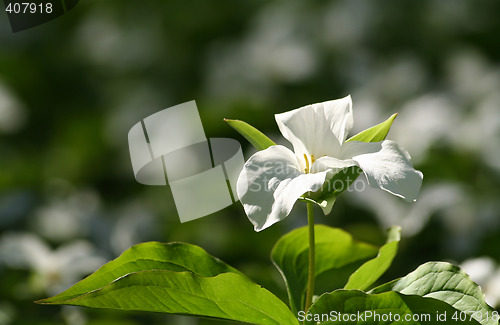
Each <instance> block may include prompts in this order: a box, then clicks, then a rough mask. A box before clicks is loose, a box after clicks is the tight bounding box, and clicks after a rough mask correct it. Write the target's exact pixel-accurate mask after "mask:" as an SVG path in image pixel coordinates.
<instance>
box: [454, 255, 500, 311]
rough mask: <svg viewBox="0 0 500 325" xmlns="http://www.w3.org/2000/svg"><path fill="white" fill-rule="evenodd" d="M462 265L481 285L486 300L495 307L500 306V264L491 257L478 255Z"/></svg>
mask: <svg viewBox="0 0 500 325" xmlns="http://www.w3.org/2000/svg"><path fill="white" fill-rule="evenodd" d="M460 267H461V268H463V269H464V271H465V273H467V274H468V275H469V276H470V277H471V279H472V280H473V281H474V282H476V283H477V284H479V285H480V286H481V289H482V290H483V292H484V294H485V296H486V297H485V298H486V302H487V303H488V304H489V305H490V306H492V307H493V308H499V307H500V266H499V265H498V264H496V263H495V261H494V260H493V259H491V258H490V257H477V258H472V259H468V260H465V261H464V262H463V263H462V264H461V265H460Z"/></svg>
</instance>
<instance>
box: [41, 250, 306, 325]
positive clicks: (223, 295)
mask: <svg viewBox="0 0 500 325" xmlns="http://www.w3.org/2000/svg"><path fill="white" fill-rule="evenodd" d="M37 303H40V304H51V305H75V306H86V307H93V308H111V309H120V310H136V311H150V312H162V313H170V314H182V315H191V316H201V317H215V318H220V319H227V320H234V321H240V322H246V323H251V324H262V325H267V324H275V325H278V324H293V325H296V324H298V323H297V320H296V317H295V316H294V315H293V314H292V313H291V312H290V310H289V309H288V307H287V306H286V305H285V304H284V303H283V302H282V301H281V300H280V299H278V298H277V297H276V296H274V295H273V294H272V293H270V292H269V291H267V290H266V289H264V288H262V287H261V286H259V285H258V284H255V283H253V282H252V281H251V280H249V279H248V278H247V277H245V276H244V275H242V274H241V273H240V272H238V271H237V270H236V269H234V268H232V267H230V266H229V265H227V264H225V263H224V262H222V261H220V260H219V259H217V258H215V257H212V256H211V255H209V254H207V253H206V252H205V251H204V250H203V249H201V248H200V247H197V246H194V245H189V244H184V243H170V244H160V243H154V242H153V243H144V244H139V245H136V246H134V247H132V248H130V249H129V250H127V251H125V252H124V253H123V254H122V255H121V256H120V257H118V258H117V259H115V260H113V261H111V262H109V263H107V264H106V265H104V266H103V267H101V268H100V269H99V270H98V271H96V272H95V273H94V274H92V275H90V276H88V277H87V278H85V279H84V280H82V281H80V282H79V283H77V284H76V285H74V286H73V287H71V288H69V289H68V290H66V291H65V292H63V293H61V294H58V295H56V296H54V297H52V298H48V299H43V300H40V301H37Z"/></svg>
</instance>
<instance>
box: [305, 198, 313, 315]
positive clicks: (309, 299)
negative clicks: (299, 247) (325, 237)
mask: <svg viewBox="0 0 500 325" xmlns="http://www.w3.org/2000/svg"><path fill="white" fill-rule="evenodd" d="M307 224H308V226H309V276H308V280H307V295H306V306H305V309H304V310H305V311H306V312H307V311H308V310H309V307H311V305H312V299H313V295H314V278H315V275H316V256H315V255H316V249H315V240H314V206H313V203H312V202H307Z"/></svg>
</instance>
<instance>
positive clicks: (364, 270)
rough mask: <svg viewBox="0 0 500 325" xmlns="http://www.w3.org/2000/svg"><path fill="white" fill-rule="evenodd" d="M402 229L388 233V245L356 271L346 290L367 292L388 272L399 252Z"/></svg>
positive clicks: (394, 229)
mask: <svg viewBox="0 0 500 325" xmlns="http://www.w3.org/2000/svg"><path fill="white" fill-rule="evenodd" d="M400 233H401V228H400V227H397V226H395V227H392V228H390V229H389V231H388V236H387V237H388V238H387V243H386V244H385V245H384V246H382V247H380V249H379V251H378V255H377V257H375V258H374V259H372V260H369V261H368V262H366V263H365V264H363V265H362V266H361V267H360V268H359V269H357V270H356V272H354V273H353V274H352V275H351V276H350V277H349V281H348V282H347V284H346V285H345V287H344V289H357V290H366V289H367V288H368V287H370V286H371V285H372V284H373V283H375V281H377V280H378V278H380V277H381V276H382V274H384V273H385V271H387V269H388V268H389V266H391V263H392V260H393V259H394V257H396V253H397V251H398V245H399V240H400V239H401V236H400Z"/></svg>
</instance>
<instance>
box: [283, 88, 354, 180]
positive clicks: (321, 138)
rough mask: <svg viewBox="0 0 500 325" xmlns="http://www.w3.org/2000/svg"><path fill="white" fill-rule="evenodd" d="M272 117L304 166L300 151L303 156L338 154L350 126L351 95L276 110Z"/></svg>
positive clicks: (333, 155) (332, 155)
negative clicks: (282, 111)
mask: <svg viewBox="0 0 500 325" xmlns="http://www.w3.org/2000/svg"><path fill="white" fill-rule="evenodd" d="M275 118H276V122H277V123H278V127H279V129H280V131H281V133H282V134H283V136H284V137H285V138H286V139H287V140H288V141H290V142H291V143H292V145H293V149H294V151H295V153H296V155H297V158H298V160H299V164H301V168H304V165H303V162H302V160H303V159H304V157H303V155H304V154H306V155H307V157H310V155H314V156H315V157H321V156H331V157H336V156H338V154H339V152H340V146H341V144H342V143H343V142H344V141H345V139H346V137H347V134H348V133H349V131H350V130H351V129H352V124H353V117H352V101H351V96H347V97H344V98H342V99H337V100H331V101H327V102H323V103H317V104H312V105H308V106H304V107H301V108H297V109H294V110H292V111H289V112H285V113H281V114H276V115H275ZM301 170H302V169H301Z"/></svg>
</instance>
